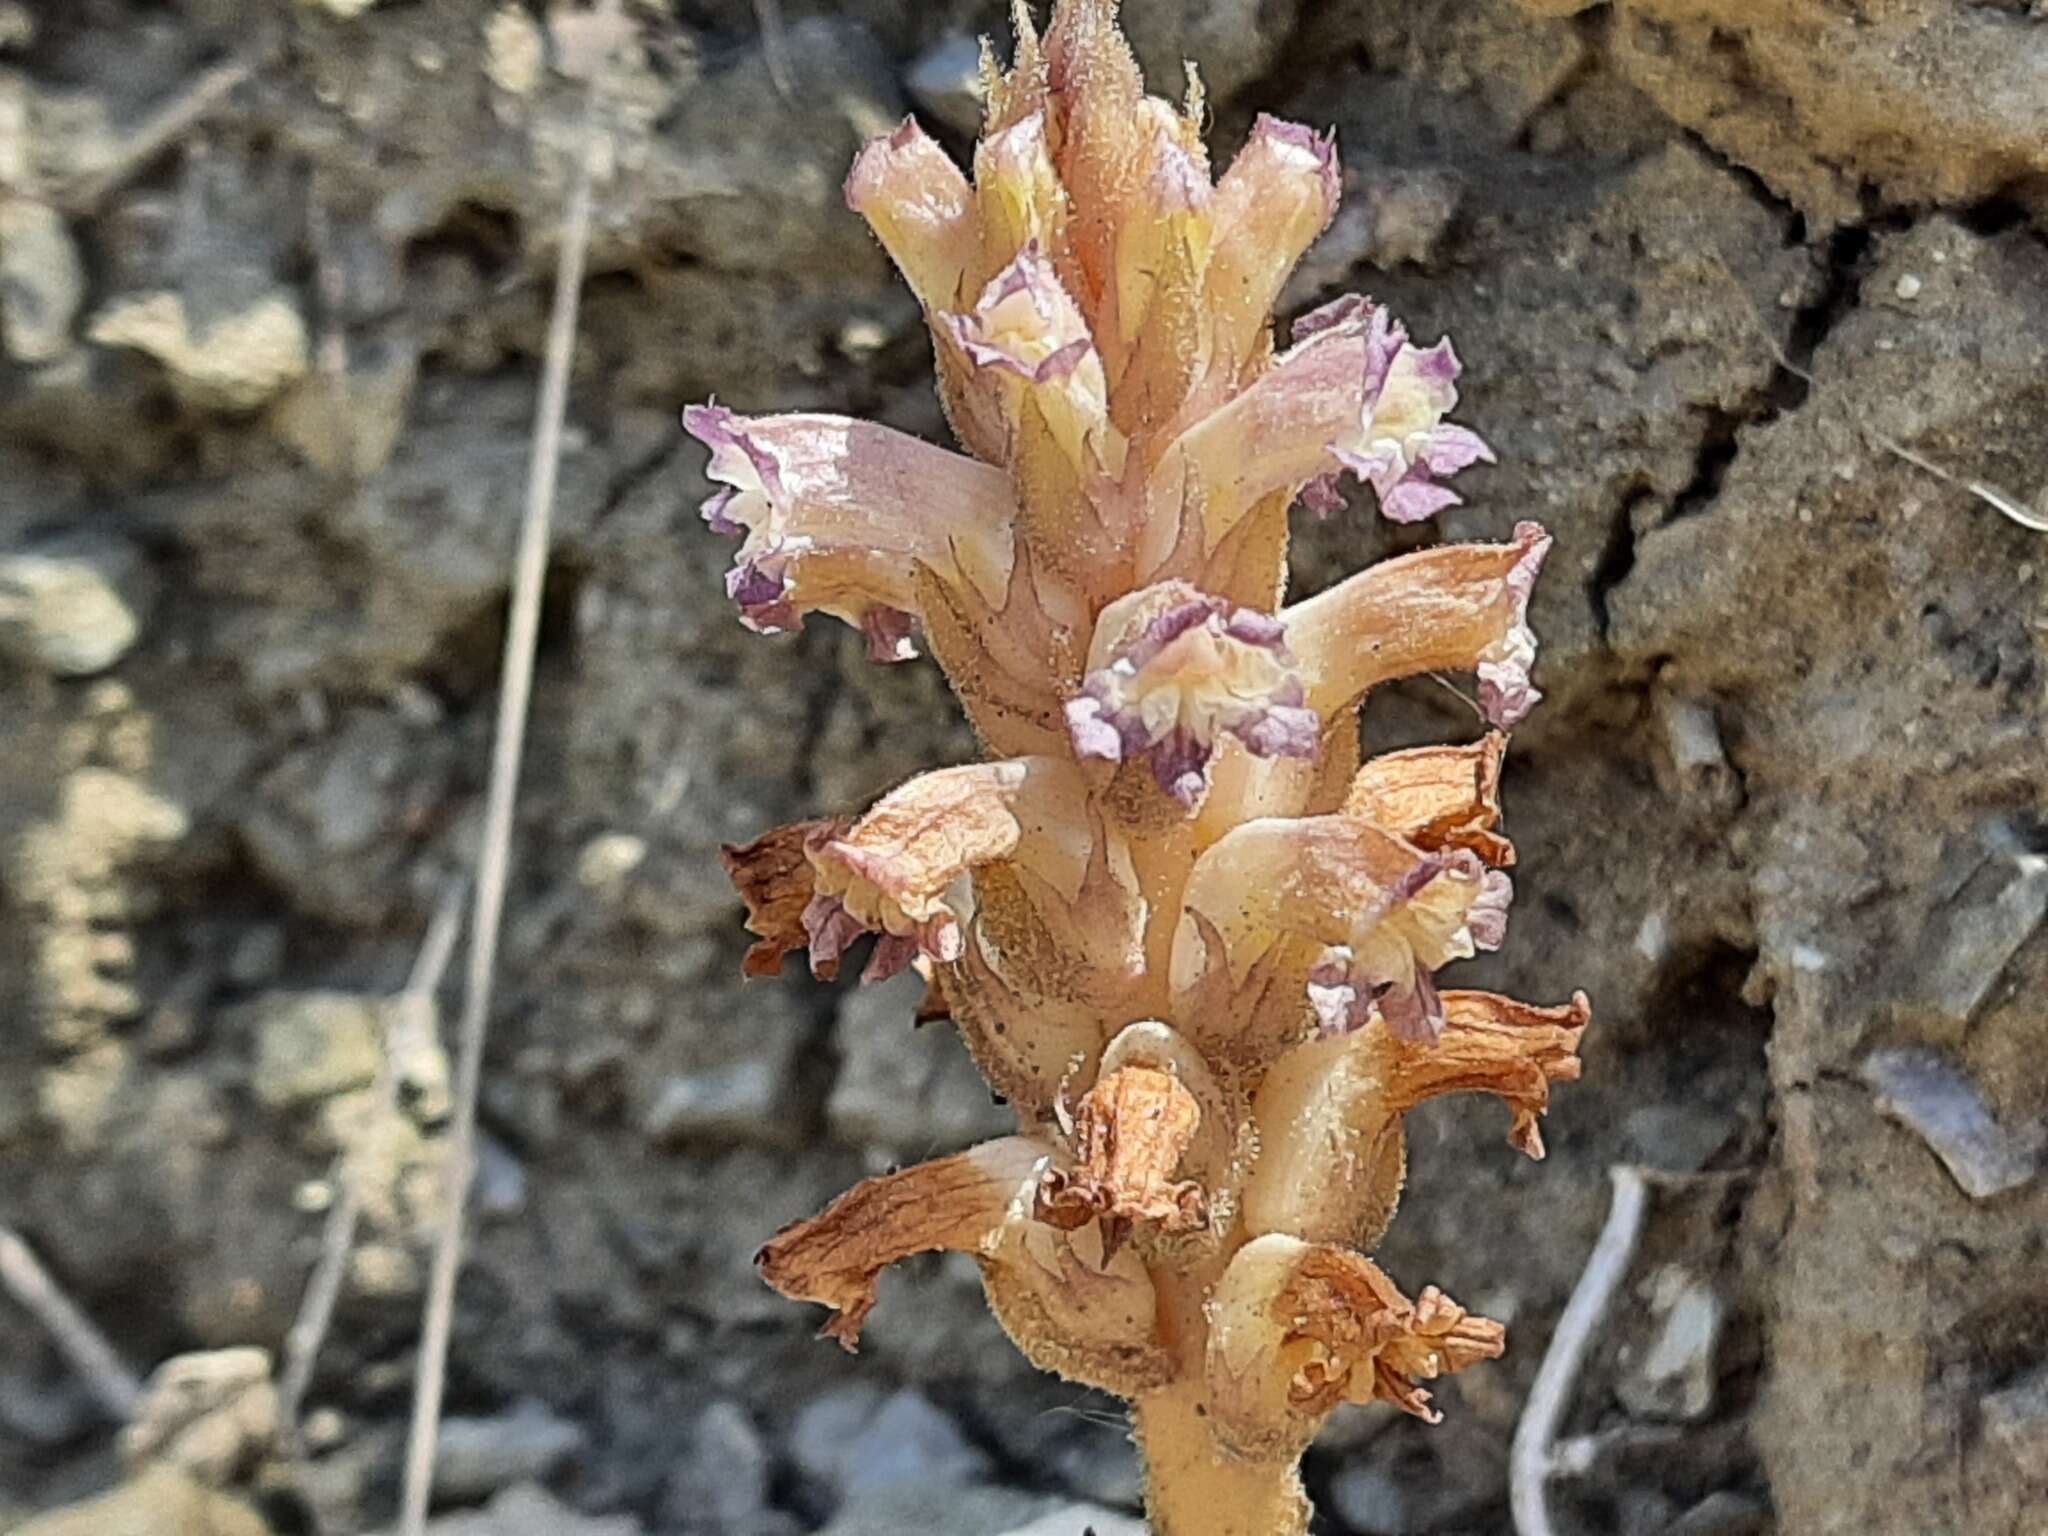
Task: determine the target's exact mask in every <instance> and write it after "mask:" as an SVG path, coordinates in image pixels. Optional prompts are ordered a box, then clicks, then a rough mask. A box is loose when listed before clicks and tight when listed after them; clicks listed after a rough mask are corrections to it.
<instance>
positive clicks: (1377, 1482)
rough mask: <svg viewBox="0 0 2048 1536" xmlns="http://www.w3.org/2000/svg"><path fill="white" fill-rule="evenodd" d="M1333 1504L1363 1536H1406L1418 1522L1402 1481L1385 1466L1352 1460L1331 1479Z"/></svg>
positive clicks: (1338, 1515) (1336, 1510)
mask: <svg viewBox="0 0 2048 1536" xmlns="http://www.w3.org/2000/svg"><path fill="white" fill-rule="evenodd" d="M1330 1507H1331V1508H1332V1509H1333V1510H1334V1511H1335V1512H1336V1514H1337V1517H1338V1518H1339V1519H1340V1520H1342V1521H1343V1522H1344V1523H1345V1524H1346V1525H1347V1526H1349V1527H1350V1528H1351V1529H1352V1530H1354V1531H1358V1532H1361V1533H1362V1536H1405V1533H1406V1532H1408V1531H1412V1530H1414V1529H1415V1528H1416V1527H1415V1522H1414V1519H1413V1518H1412V1515H1411V1512H1410V1510H1409V1507H1408V1496H1407V1494H1406V1493H1404V1492H1403V1491H1402V1487H1401V1482H1400V1480H1399V1479H1398V1478H1396V1477H1395V1476H1394V1475H1393V1473H1392V1472H1391V1471H1390V1470H1389V1469H1388V1468H1386V1467H1383V1466H1380V1465H1378V1464H1376V1463H1373V1462H1361V1461H1353V1462H1350V1463H1348V1464H1347V1465H1346V1466H1344V1467H1343V1468H1342V1469H1340V1470H1339V1471H1338V1473H1337V1475H1336V1476H1335V1477H1333V1478H1332V1479H1331V1480H1330Z"/></svg>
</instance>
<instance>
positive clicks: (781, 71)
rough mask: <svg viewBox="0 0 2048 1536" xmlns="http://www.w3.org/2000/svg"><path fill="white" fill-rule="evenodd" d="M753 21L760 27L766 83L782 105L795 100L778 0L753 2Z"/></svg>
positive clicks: (779, 1) (787, 43)
mask: <svg viewBox="0 0 2048 1536" xmlns="http://www.w3.org/2000/svg"><path fill="white" fill-rule="evenodd" d="M754 20H755V21H756V22H757V23H758V24H759V26H760V28H761V58H762V60H763V62H765V63H766V64H767V66H768V80H769V83H770V84H771V85H773V86H774V87H775V94H776V95H778V96H780V97H781V98H782V99H783V101H784V102H785V103H788V102H793V101H795V100H796V81H795V78H794V77H793V76H792V75H791V73H790V68H789V33H788V31H787V29H786V28H785V27H784V26H783V24H782V0H754Z"/></svg>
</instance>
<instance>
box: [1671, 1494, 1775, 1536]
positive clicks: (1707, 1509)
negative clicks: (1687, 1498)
mask: <svg viewBox="0 0 2048 1536" xmlns="http://www.w3.org/2000/svg"><path fill="white" fill-rule="evenodd" d="M1776 1528H1777V1527H1776V1525H1775V1524H1774V1522H1773V1521H1772V1519H1771V1511H1770V1506H1769V1505H1767V1504H1765V1503H1764V1502H1763V1500H1761V1499H1758V1498H1753V1497H1751V1496H1750V1495H1748V1494H1745V1493H1736V1492H1734V1491H1733V1490H1732V1489H1728V1488H1722V1489H1720V1490H1718V1491H1716V1492H1714V1493H1710V1494H1708V1495H1707V1496H1706V1497H1705V1498H1704V1499H1702V1500H1700V1502H1699V1503H1697V1504H1695V1505H1693V1507H1692V1508H1691V1509H1688V1510H1687V1511H1686V1512H1685V1513H1684V1514H1682V1515H1680V1516H1679V1517H1678V1518H1677V1519H1676V1520H1675V1521H1673V1522H1672V1523H1671V1524H1670V1525H1668V1526H1666V1527H1665V1529H1664V1536H1768V1533H1769V1532H1771V1531H1773V1530H1775V1529H1776Z"/></svg>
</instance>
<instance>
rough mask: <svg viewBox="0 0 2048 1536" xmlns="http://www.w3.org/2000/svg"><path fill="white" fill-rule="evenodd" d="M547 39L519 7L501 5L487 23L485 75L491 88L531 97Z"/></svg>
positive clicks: (524, 10)
mask: <svg viewBox="0 0 2048 1536" xmlns="http://www.w3.org/2000/svg"><path fill="white" fill-rule="evenodd" d="M546 61H547V39H546V38H544V37H543V36H542V35H541V30H540V28H539V27H538V26H537V25H536V24H535V23H534V20H533V18H532V17H531V16H529V15H528V14H527V12H526V9H525V7H523V6H519V5H502V6H500V7H498V9H497V10H495V11H493V12H492V13H491V19H490V20H489V21H487V22H485V23H484V73H485V74H486V75H488V76H489V77H490V81H491V84H493V85H495V86H496V87H497V88H498V89H499V90H501V91H506V92H509V93H510V94H512V95H514V96H528V95H531V94H532V93H533V90H534V88H535V87H536V86H538V85H539V84H540V77H541V69H542V66H543V65H544V64H545V63H546Z"/></svg>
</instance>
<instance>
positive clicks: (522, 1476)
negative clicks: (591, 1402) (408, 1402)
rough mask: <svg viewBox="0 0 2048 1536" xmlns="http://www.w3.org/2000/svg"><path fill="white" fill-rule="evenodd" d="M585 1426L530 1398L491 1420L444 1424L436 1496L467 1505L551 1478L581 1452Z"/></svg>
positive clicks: (586, 1439)
mask: <svg viewBox="0 0 2048 1536" xmlns="http://www.w3.org/2000/svg"><path fill="white" fill-rule="evenodd" d="M588 1443H589V1437H588V1435H587V1434H586V1432H585V1431H584V1429H583V1427H582V1426H581V1425H579V1424H576V1423H574V1422H572V1421H571V1420H568V1419H565V1418H562V1417H561V1416H560V1415H558V1414H556V1413H555V1412H553V1411H552V1410H551V1409H549V1408H548V1407H547V1405H546V1404H544V1403H539V1402H534V1401H532V1400H528V1401H525V1402H522V1403H520V1404H519V1405H518V1406H517V1407H516V1408H514V1409H513V1410H512V1411H511V1412H510V1413H501V1414H497V1415H495V1416H493V1417H491V1418H487V1419H477V1418H451V1419H446V1420H443V1421H442V1424H441V1438H440V1443H439V1444H438V1445H437V1446H436V1447H435V1450H434V1493H435V1496H436V1497H437V1498H443V1499H447V1500H449V1501H450V1502H454V1503H466V1502H469V1501H471V1500H475V1499H482V1498H486V1497H488V1496H490V1495H492V1494H495V1493H497V1492H499V1491H500V1490H501V1489H510V1488H512V1487H513V1485H514V1484H519V1483H531V1482H536V1481H538V1480H539V1479H542V1478H545V1477H548V1476H549V1475H551V1474H552V1473H553V1472H555V1471H556V1470H557V1469H558V1468H559V1467H561V1466H562V1465H563V1464H564V1463H565V1462H567V1461H569V1460H571V1459H572V1458H574V1457H576V1456H579V1455H581V1454H582V1453H583V1451H584V1449H585V1447H586V1446H587V1445H588Z"/></svg>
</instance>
